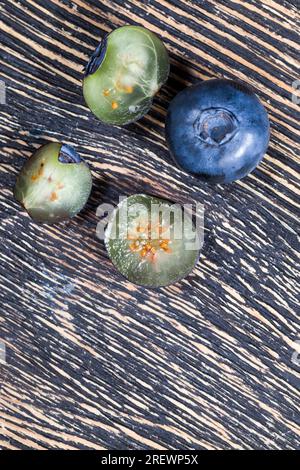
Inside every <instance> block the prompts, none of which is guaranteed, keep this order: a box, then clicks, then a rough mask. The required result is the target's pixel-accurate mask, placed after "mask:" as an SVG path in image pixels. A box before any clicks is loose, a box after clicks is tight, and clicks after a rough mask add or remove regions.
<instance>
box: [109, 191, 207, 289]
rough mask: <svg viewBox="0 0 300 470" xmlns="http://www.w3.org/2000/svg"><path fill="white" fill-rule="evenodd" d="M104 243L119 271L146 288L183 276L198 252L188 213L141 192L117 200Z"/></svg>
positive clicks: (188, 271)
mask: <svg viewBox="0 0 300 470" xmlns="http://www.w3.org/2000/svg"><path fill="white" fill-rule="evenodd" d="M105 245H106V248H107V251H108V254H109V257H110V258H111V260H112V262H113V264H114V265H115V266H116V268H117V269H118V270H119V271H120V272H121V274H123V276H125V277H126V278H127V279H128V280H129V281H131V282H133V283H135V284H138V285H142V286H146V287H162V286H166V285H169V284H172V283H174V282H176V281H178V280H180V279H182V278H184V277H186V276H187V275H188V274H189V273H190V272H191V270H192V269H193V268H194V266H195V265H196V263H197V261H198V259H199V254H200V238H199V234H198V233H197V231H196V229H195V225H194V223H193V221H192V218H191V216H190V215H188V214H187V213H186V211H184V210H183V208H182V207H181V206H180V205H178V204H172V203H171V202H169V201H166V200H163V199H158V198H156V197H153V196H147V195H144V194H136V195H133V196H129V197H127V198H125V199H124V200H123V201H121V202H120V204H119V205H118V206H117V208H116V209H115V210H114V212H113V214H112V216H111V218H110V221H109V223H108V225H107V228H106V231H105Z"/></svg>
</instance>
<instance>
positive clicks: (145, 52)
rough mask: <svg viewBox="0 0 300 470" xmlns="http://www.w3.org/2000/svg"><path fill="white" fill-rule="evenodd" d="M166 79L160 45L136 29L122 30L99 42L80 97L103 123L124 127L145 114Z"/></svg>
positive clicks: (164, 52)
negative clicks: (82, 95)
mask: <svg viewBox="0 0 300 470" xmlns="http://www.w3.org/2000/svg"><path fill="white" fill-rule="evenodd" d="M168 75H169V57H168V53H167V50H166V48H165V46H164V44H163V43H162V41H161V40H160V39H159V38H158V37H157V36H156V35H155V34H153V33H152V32H151V31H148V30H147V29H145V28H142V27H139V26H124V27H122V28H118V29H116V30H114V31H113V32H112V33H110V34H109V35H108V36H106V37H105V38H104V40H102V42H101V44H100V45H99V46H98V47H97V49H96V51H95V52H94V54H93V55H92V57H91V59H90V61H89V63H88V65H87V67H86V69H85V77H84V81H83V94H84V98H85V101H86V103H87V105H88V107H89V108H90V109H91V111H92V112H93V113H94V114H95V116H97V117H98V118H99V119H100V120H101V121H102V122H105V123H108V124H115V125H124V124H128V123H130V122H133V121H136V120H137V119H139V118H141V117H142V116H144V114H146V113H147V112H148V110H149V109H150V107H151V104H152V100H153V97H154V95H155V94H156V93H157V92H158V90H159V89H160V87H161V86H162V85H163V84H164V83H165V81H166V80H167V78H168Z"/></svg>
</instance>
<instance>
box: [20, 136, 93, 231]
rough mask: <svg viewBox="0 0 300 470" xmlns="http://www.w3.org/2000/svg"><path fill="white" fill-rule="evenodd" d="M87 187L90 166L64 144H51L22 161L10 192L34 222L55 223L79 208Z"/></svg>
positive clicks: (85, 200)
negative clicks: (12, 191) (23, 163)
mask: <svg viewBox="0 0 300 470" xmlns="http://www.w3.org/2000/svg"><path fill="white" fill-rule="evenodd" d="M91 188H92V176H91V172H90V169H89V168H88V166H87V165H86V163H85V162H84V161H83V160H82V159H81V158H80V157H79V155H78V154H77V152H75V150H74V149H73V148H72V147H70V146H68V145H62V144H60V143H51V144H47V145H44V146H43V147H41V148H40V149H38V150H37V151H36V152H35V153H34V155H33V156H32V157H31V158H30V159H29V160H28V161H27V162H26V163H25V165H24V167H23V168H22V170H21V172H20V174H19V176H18V178H17V182H16V186H15V190H14V195H15V198H16V199H17V200H18V201H19V202H20V203H21V204H22V206H23V207H24V208H25V209H26V211H27V212H28V214H29V215H30V216H31V217H32V219H34V220H35V221H36V222H41V223H57V222H61V221H65V220H68V219H70V218H72V217H74V216H75V215H76V214H78V212H80V211H81V210H82V209H83V207H84V206H85V204H86V202H87V200H88V198H89V195H90V192H91Z"/></svg>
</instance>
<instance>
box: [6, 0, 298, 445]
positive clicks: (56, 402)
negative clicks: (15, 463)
mask: <svg viewBox="0 0 300 470" xmlns="http://www.w3.org/2000/svg"><path fill="white" fill-rule="evenodd" d="M297 4H298V2H297V1H286V0H264V1H262V2H261V1H258V0H248V1H240V0H228V1H227V0H226V1H225V0H220V1H219V0H218V1H212V0H209V1H193V2H192V1H179V0H178V1H169V2H168V1H166V0H159V1H154V0H153V1H150V0H149V1H146V0H144V1H135V0H127V1H126V2H123V1H108V0H103V1H99V0H72V1H69V0H18V1H16V0H0V5H1V10H0V13H1V79H2V80H4V81H5V83H6V87H7V104H6V105H1V106H0V126H1V127H0V145H1V172H0V185H1V186H0V187H1V221H0V234H1V247H0V252H1V254H0V258H1V268H0V275H1V281H0V282H1V289H0V302H1V318H0V340H1V341H2V343H5V344H6V351H7V358H6V364H2V365H0V372H1V376H0V377H1V385H0V387H1V388H0V419H1V423H0V447H1V448H3V449H50V448H51V449H103V448H105V449H133V448H137V449H204V448H205V449H254V448H263V449H296V448H299V434H300V426H299V403H300V400H299V398H300V392H299V384H300V380H299V378H300V367H299V365H300V360H299V357H300V355H299V356H298V355H297V348H298V351H300V343H299V340H300V328H299V264H298V259H299V258H297V254H298V252H299V245H298V244H297V230H299V166H298V163H299V162H298V152H299V104H297V102H296V101H297V100H295V99H294V101H293V100H292V93H293V87H292V83H293V81H294V80H296V79H297V78H300V75H299V62H298V59H299V16H298V13H297V10H296V8H297ZM128 23H138V24H141V25H143V26H145V27H147V28H149V29H151V30H152V31H154V32H156V33H158V34H159V35H160V36H161V38H162V39H163V40H164V42H165V44H166V46H167V48H168V50H169V52H170V55H171V64H172V66H171V76H170V79H169V81H168V83H167V85H166V86H165V87H164V88H163V89H162V90H161V92H160V93H159V95H158V97H157V98H156V99H155V103H154V106H153V108H152V110H151V112H150V114H149V115H148V116H146V117H145V118H143V119H142V120H141V121H140V122H138V123H136V124H132V125H129V126H127V127H125V128H118V127H109V126H105V125H102V124H100V123H99V122H98V121H97V120H96V119H95V118H94V117H93V116H92V115H91V113H90V112H89V111H88V109H87V108H86V106H85V105H84V102H83V98H82V92H81V79H82V69H83V66H84V64H85V63H86V60H87V58H88V56H89V55H90V54H91V53H92V51H93V50H94V48H95V46H96V45H97V43H98V41H99V39H100V37H101V36H103V35H104V34H105V33H106V32H109V31H111V30H112V29H113V28H114V27H116V26H121V25H124V24H128ZM221 76H224V77H227V78H236V77H238V78H239V79H241V80H243V81H245V82H247V83H248V84H249V85H251V86H253V87H254V89H255V90H256V92H257V93H258V95H259V96H260V97H261V99H262V101H263V103H264V105H265V106H266V109H267V110H268V112H269V115H270V120H271V126H272V138H271V143H270V147H269V150H268V154H267V156H266V157H265V159H264V161H263V163H262V164H261V165H260V166H259V168H258V169H257V170H256V171H255V172H254V173H253V174H252V175H251V176H250V177H248V178H246V179H244V180H243V181H240V182H238V183H235V184H231V185H228V186H225V185H224V186H222V185H218V186H206V185H204V184H202V183H199V182H198V181H197V180H196V179H194V178H193V177H191V176H188V175H187V174H185V173H184V172H181V171H180V170H178V169H176V168H175V167H174V166H173V165H172V163H171V161H170V158H169V155H168V151H167V148H166V144H165V140H164V119H165V115H166V109H167V107H168V103H169V102H170V100H171V98H172V97H173V96H175V94H176V93H177V92H178V91H179V90H181V89H182V88H183V87H185V86H187V85H189V84H191V83H195V82H197V81H198V80H204V79H208V78H212V77H221ZM55 140H59V141H64V142H65V143H71V144H73V145H74V146H75V147H76V149H77V150H78V151H79V153H80V154H81V155H82V156H83V157H84V158H86V160H87V161H88V162H89V163H90V165H91V168H92V171H93V176H94V189H93V193H92V197H91V199H90V201H89V203H88V206H87V209H86V210H84V212H83V213H82V214H80V215H79V216H78V217H76V218H75V219H74V220H72V221H71V222H70V223H67V224H65V225H58V226H53V227H49V226H48V227H47V226H38V225H36V224H34V223H33V222H31V221H30V220H29V218H28V217H27V216H26V214H25V213H24V212H23V211H22V210H21V208H20V206H19V205H18V204H17V203H16V201H14V199H13V196H12V190H13V186H14V182H15V178H16V175H17V173H18V171H19V170H20V168H21V167H22V165H23V163H24V161H25V160H26V158H27V157H29V156H30V154H31V153H32V151H33V150H34V149H36V148H37V147H38V146H39V145H41V144H43V143H45V142H48V141H55ZM147 191H148V192H151V193H154V194H158V195H161V196H165V197H167V198H170V199H173V200H175V201H178V202H191V201H199V202H202V203H204V204H205V210H206V216H205V225H206V229H205V244H204V247H203V251H202V256H201V259H200V263H199V264H198V266H197V267H196V269H195V271H194V272H193V274H192V275H191V276H190V277H188V278H187V279H186V280H184V281H181V282H180V283H178V284H176V285H173V286H171V287H167V288H162V289H158V290H154V291H153V290H147V289H144V288H142V287H137V286H134V285H132V284H130V283H129V282H126V281H125V280H124V279H123V278H122V277H121V276H120V275H119V274H118V273H117V272H116V270H115V269H114V268H113V266H112V265H111V263H110V261H109V260H108V258H107V255H106V252H105V249H104V246H103V244H102V242H100V241H99V240H98V239H97V238H96V231H95V229H96V224H97V217H96V208H97V206H98V204H100V203H101V202H112V201H113V202H117V201H118V197H119V194H131V193H134V192H147Z"/></svg>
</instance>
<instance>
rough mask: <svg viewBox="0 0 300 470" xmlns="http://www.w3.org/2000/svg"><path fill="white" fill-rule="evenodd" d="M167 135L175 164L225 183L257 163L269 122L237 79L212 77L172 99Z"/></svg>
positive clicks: (258, 104)
mask: <svg viewBox="0 0 300 470" xmlns="http://www.w3.org/2000/svg"><path fill="white" fill-rule="evenodd" d="M166 139H167V143H168V146H169V149H170V152H171V155H172V157H173V159H174V160H175V162H176V163H177V164H178V166H179V167H181V168H182V169H184V170H185V171H187V172H188V173H192V174H193V175H195V176H197V177H198V178H200V179H201V180H202V181H206V182H209V183H230V182H232V181H235V180H238V179H241V178H244V177H245V176H247V175H248V174H249V173H250V172H251V171H253V170H254V168H256V166H257V165H258V164H259V162H260V161H261V160H262V158H263V156H264V154H265V153H266V150H267V148H268V144H269V139H270V124H269V118H268V114H267V112H266V110H265V108H264V107H263V105H262V104H261V102H260V100H259V99H258V97H257V96H256V95H255V94H254V93H253V91H252V90H250V89H249V88H248V87H247V86H245V85H244V84H242V83H240V82H236V81H232V80H226V79H212V80H207V81H205V82H202V83H199V84H197V85H195V86H192V87H189V88H186V89H184V90H183V91H182V92H180V93H179V94H178V95H177V96H176V97H175V98H174V99H173V100H172V102H171V104H170V106H169V109H168V113H167V119H166Z"/></svg>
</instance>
